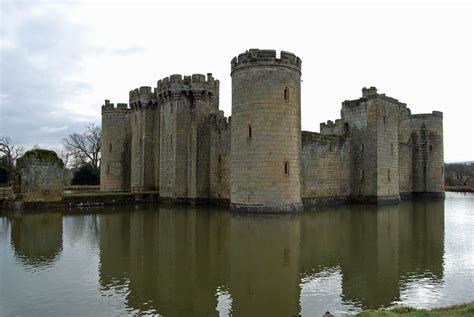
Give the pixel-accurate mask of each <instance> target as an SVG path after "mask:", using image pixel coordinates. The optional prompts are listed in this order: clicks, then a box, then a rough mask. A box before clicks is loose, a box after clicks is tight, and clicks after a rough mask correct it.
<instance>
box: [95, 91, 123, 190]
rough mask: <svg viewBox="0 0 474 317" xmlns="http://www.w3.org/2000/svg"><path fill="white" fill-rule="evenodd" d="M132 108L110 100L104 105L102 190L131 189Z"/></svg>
mask: <svg viewBox="0 0 474 317" xmlns="http://www.w3.org/2000/svg"><path fill="white" fill-rule="evenodd" d="M129 114H130V109H129V108H128V107H127V104H126V103H119V104H117V107H115V106H114V104H113V103H110V101H109V100H105V104H104V105H103V106H102V144H101V149H102V158H101V168H100V190H101V191H129V190H130V121H129V117H128V116H129Z"/></svg>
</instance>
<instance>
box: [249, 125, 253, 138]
mask: <svg viewBox="0 0 474 317" xmlns="http://www.w3.org/2000/svg"><path fill="white" fill-rule="evenodd" d="M248 138H249V139H251V138H252V126H251V125H250V124H249V126H248Z"/></svg>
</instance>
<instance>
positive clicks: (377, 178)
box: [101, 49, 444, 212]
mask: <svg viewBox="0 0 474 317" xmlns="http://www.w3.org/2000/svg"><path fill="white" fill-rule="evenodd" d="M231 76H232V116H231V117H228V118H227V117H225V116H224V113H223V112H222V111H220V110H219V81H218V80H216V79H214V78H213V76H212V74H207V77H206V76H204V75H200V74H195V75H192V76H184V77H183V76H181V75H171V76H170V77H166V78H164V79H162V80H159V81H158V83H157V87H156V88H154V89H153V90H152V89H151V88H150V87H141V88H138V89H135V90H132V91H130V100H129V104H130V106H128V105H127V104H120V103H119V104H117V106H114V104H112V103H110V102H109V101H108V100H106V101H105V105H103V106H102V163H101V190H102V191H132V192H135V193H137V194H139V193H144V192H149V191H158V192H159V195H160V200H162V201H174V202H176V201H178V202H187V203H224V204H230V207H231V209H233V210H236V211H250V212H253V211H261V212H266V211H298V210H301V209H302V207H303V205H318V204H324V203H334V202H340V203H342V202H371V203H390V202H398V201H400V200H401V199H402V198H405V197H412V196H415V195H432V196H443V195H444V157H443V156H444V153H443V114H442V113H441V112H438V111H433V112H432V113H431V114H417V115H412V114H411V111H410V109H409V108H407V106H406V104H404V103H401V102H399V101H398V100H397V99H394V98H391V97H388V96H386V95H385V94H379V93H378V92H377V89H376V88H375V87H370V88H363V89H362V97H361V98H358V99H355V100H350V101H344V102H343V103H342V109H341V118H340V119H337V120H335V121H334V122H333V121H327V122H326V123H321V125H320V133H316V132H307V131H301V59H300V58H298V57H297V56H295V55H294V54H292V53H289V52H285V51H282V52H281V54H280V56H279V57H277V54H276V52H275V51H274V50H258V49H250V50H248V51H246V52H245V53H242V54H240V55H239V56H238V57H234V58H233V59H232V61H231Z"/></svg>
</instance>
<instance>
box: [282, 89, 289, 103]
mask: <svg viewBox="0 0 474 317" xmlns="http://www.w3.org/2000/svg"><path fill="white" fill-rule="evenodd" d="M283 97H284V98H285V101H286V102H288V100H290V90H289V89H288V87H286V88H285V90H284V91H283Z"/></svg>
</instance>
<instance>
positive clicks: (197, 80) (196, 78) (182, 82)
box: [156, 73, 219, 96]
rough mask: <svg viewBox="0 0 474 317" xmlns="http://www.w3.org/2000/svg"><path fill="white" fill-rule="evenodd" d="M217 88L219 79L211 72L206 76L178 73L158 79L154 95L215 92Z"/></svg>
mask: <svg viewBox="0 0 474 317" xmlns="http://www.w3.org/2000/svg"><path fill="white" fill-rule="evenodd" d="M218 90H219V81H218V80H217V79H214V77H213V76H212V74H211V73H208V74H207V79H206V76H205V75H203V74H193V75H191V76H184V77H183V76H182V75H180V74H175V75H171V76H169V77H166V78H163V79H160V80H158V83H157V88H156V95H157V96H159V95H161V94H163V93H183V92H185V93H186V92H189V91H191V92H201V93H202V92H208V93H211V94H216V93H217V91H218Z"/></svg>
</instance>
